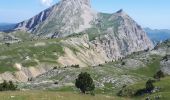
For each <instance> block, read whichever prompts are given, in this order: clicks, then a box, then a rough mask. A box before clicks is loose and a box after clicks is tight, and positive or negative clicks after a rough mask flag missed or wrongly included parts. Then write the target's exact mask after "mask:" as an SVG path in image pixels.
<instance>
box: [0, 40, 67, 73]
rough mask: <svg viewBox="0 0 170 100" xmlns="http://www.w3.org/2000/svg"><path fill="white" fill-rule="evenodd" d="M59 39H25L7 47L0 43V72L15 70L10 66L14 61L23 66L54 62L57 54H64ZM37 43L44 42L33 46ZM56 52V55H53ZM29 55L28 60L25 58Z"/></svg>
mask: <svg viewBox="0 0 170 100" xmlns="http://www.w3.org/2000/svg"><path fill="white" fill-rule="evenodd" d="M59 41H60V40H59V39H51V40H39V41H26V42H21V43H14V44H11V45H10V46H9V47H8V46H6V45H0V46H1V48H0V73H2V72H5V71H15V69H14V68H13V67H12V66H13V65H14V64H15V63H21V64H23V66H24V67H29V66H36V65H37V64H38V62H37V61H36V60H35V59H37V60H39V62H40V63H43V62H45V63H55V64H57V62H56V59H57V58H58V55H62V54H64V50H63V48H62V47H61V44H60V43H59ZM37 43H44V44H45V45H44V46H35V45H36V44H37ZM55 54H57V55H55ZM26 57H29V58H30V59H29V60H26Z"/></svg>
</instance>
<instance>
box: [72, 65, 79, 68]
mask: <svg viewBox="0 0 170 100" xmlns="http://www.w3.org/2000/svg"><path fill="white" fill-rule="evenodd" d="M71 67H73V68H80V66H79V65H71Z"/></svg>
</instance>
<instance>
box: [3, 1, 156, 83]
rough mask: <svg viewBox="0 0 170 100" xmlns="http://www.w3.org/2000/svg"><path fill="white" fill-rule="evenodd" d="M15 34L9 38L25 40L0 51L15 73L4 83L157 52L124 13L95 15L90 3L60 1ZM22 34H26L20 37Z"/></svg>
mask: <svg viewBox="0 0 170 100" xmlns="http://www.w3.org/2000/svg"><path fill="white" fill-rule="evenodd" d="M15 30H17V31H14V32H12V33H9V34H11V35H13V36H16V37H18V38H22V39H20V40H21V42H18V44H13V45H12V46H9V47H6V45H3V47H4V48H5V49H3V48H0V55H1V56H0V59H1V61H0V66H4V67H3V68H4V70H2V72H6V71H9V70H13V69H16V70H17V71H16V73H5V74H3V75H2V76H3V77H2V79H6V78H7V77H6V76H7V75H6V74H8V76H11V77H10V78H9V79H14V80H17V81H28V79H29V78H31V77H36V76H38V75H40V74H42V73H44V72H46V71H48V70H49V69H50V68H51V66H57V67H70V66H74V65H79V67H87V66H96V65H99V64H104V63H106V62H111V61H117V60H119V59H122V58H125V57H126V56H128V55H130V54H132V53H134V52H138V51H144V50H151V49H152V48H153V44H152V42H151V41H150V39H149V38H148V36H147V34H146V33H145V32H144V30H143V29H142V27H141V26H140V25H138V24H137V23H136V22H135V21H134V20H133V19H132V18H131V17H130V16H129V15H128V14H126V12H124V11H123V10H122V9H121V10H119V11H117V12H115V13H112V14H109V13H101V12H96V11H94V10H92V9H91V6H90V0H61V1H60V2H59V3H57V4H56V5H54V6H52V7H50V8H48V9H46V10H44V11H42V12H41V13H39V14H38V15H36V16H34V17H32V18H31V19H28V20H26V21H23V22H21V23H18V24H17V26H16V27H15ZM18 30H19V31H25V32H23V33H21V34H22V35H23V36H22V37H21V36H20V35H21V34H19V35H18ZM27 32H28V33H27ZM24 36H25V37H26V38H23V37H24ZM42 38H43V39H42ZM44 38H45V39H44ZM46 38H48V39H46ZM49 38H52V39H49ZM4 62H6V63H4ZM5 66H11V67H12V68H11V67H10V68H9V67H5ZM7 68H8V69H7ZM5 69H6V70H5ZM0 72H1V71H0Z"/></svg>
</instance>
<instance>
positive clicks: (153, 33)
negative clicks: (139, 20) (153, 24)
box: [144, 28, 170, 43]
mask: <svg viewBox="0 0 170 100" xmlns="http://www.w3.org/2000/svg"><path fill="white" fill-rule="evenodd" d="M144 30H145V32H146V33H147V34H148V36H149V38H150V39H151V40H152V41H153V42H154V43H158V42H161V41H165V40H167V39H170V30H168V29H150V28H145V29H144Z"/></svg>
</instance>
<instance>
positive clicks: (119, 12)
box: [116, 9, 128, 17]
mask: <svg viewBox="0 0 170 100" xmlns="http://www.w3.org/2000/svg"><path fill="white" fill-rule="evenodd" d="M116 14H117V15H118V16H122V17H123V16H128V14H127V13H126V12H125V11H124V10H123V9H120V10H118V11H117V12H116Z"/></svg>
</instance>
